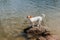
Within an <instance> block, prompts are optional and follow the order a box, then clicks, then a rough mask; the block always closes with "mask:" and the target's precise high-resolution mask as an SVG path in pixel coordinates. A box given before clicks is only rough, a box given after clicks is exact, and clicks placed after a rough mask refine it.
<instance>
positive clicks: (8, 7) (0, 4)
mask: <svg viewBox="0 0 60 40" xmlns="http://www.w3.org/2000/svg"><path fill="white" fill-rule="evenodd" d="M42 13H44V14H46V16H47V18H48V26H49V27H51V29H53V30H56V29H57V30H56V32H57V33H58V34H60V31H59V29H60V27H59V26H60V0H0V19H5V18H10V17H20V16H22V17H26V16H27V15H33V16H37V15H40V14H42Z"/></svg>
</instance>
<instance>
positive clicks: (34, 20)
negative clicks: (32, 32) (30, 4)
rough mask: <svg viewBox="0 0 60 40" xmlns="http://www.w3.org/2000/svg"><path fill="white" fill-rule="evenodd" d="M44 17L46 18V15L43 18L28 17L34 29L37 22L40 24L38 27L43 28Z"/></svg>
mask: <svg viewBox="0 0 60 40" xmlns="http://www.w3.org/2000/svg"><path fill="white" fill-rule="evenodd" d="M44 17H45V14H42V15H41V16H36V17H32V16H27V18H28V19H29V21H30V23H31V24H32V27H34V25H35V22H38V25H37V26H41V23H42V21H43V18H44Z"/></svg>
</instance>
